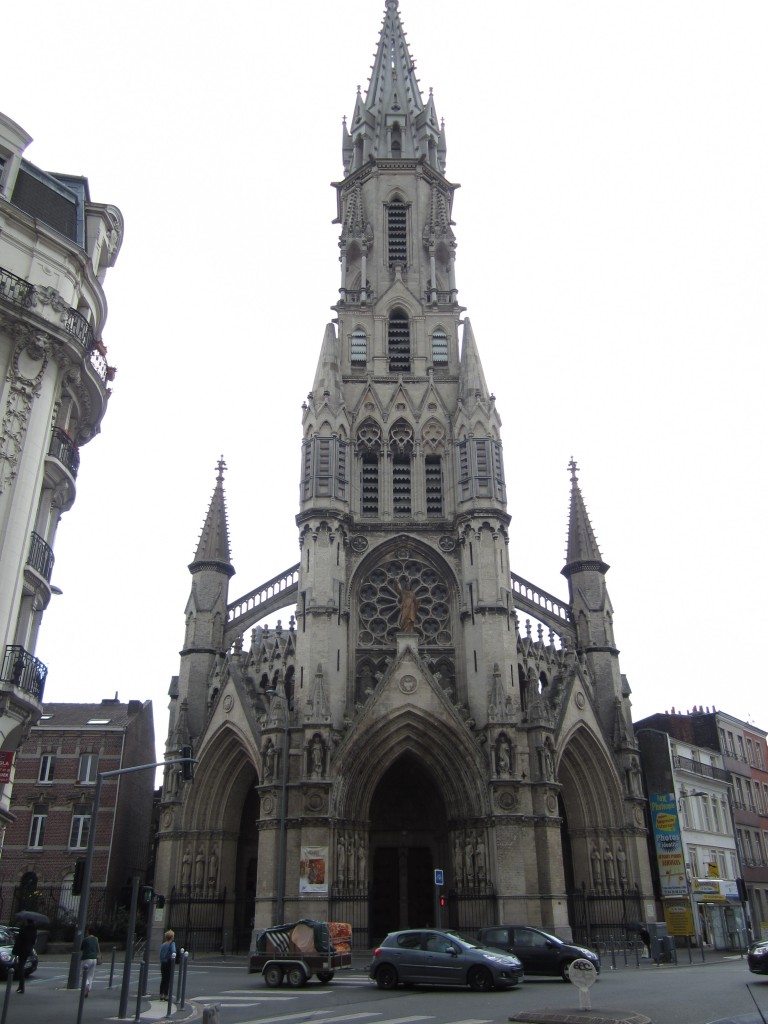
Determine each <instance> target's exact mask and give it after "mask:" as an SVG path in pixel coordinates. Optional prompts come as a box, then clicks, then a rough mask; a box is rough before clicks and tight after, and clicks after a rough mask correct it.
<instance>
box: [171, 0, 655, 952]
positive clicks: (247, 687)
mask: <svg viewBox="0 0 768 1024" xmlns="http://www.w3.org/2000/svg"><path fill="white" fill-rule="evenodd" d="M342 157H343V165H344V176H343V179H342V180H341V181H340V182H338V183H336V185H335V188H336V192H337V223H338V224H339V225H340V235H339V246H340V252H341V264H340V265H341V281H340V288H339V299H338V302H337V304H336V305H335V307H334V310H335V313H336V319H335V320H334V321H333V322H332V323H330V324H328V325H327V327H326V328H325V335H324V338H323V341H322V345H321V348H320V352H319V358H318V363H317V370H316V373H315V378H314V382H313V384H312V390H311V392H310V393H309V395H308V396H307V399H306V402H305V403H304V405H303V443H302V452H301V488H300V505H299V510H298V515H297V517H296V522H297V525H298V541H299V551H298V554H299V561H298V564H296V565H294V566H291V567H290V568H288V569H287V570H286V572H285V573H283V574H282V575H280V576H277V577H275V578H274V579H272V580H270V581H269V582H267V583H266V584H264V585H262V586H260V587H257V588H255V589H254V590H252V591H251V592H250V593H248V594H245V595H243V596H240V597H238V596H237V595H233V594H230V592H229V582H230V579H231V576H232V575H233V573H234V569H233V566H232V563H231V556H230V546H229V536H228V527H227V521H226V507H225V495H224V479H223V473H224V468H225V467H224V464H223V461H222V462H221V463H220V464H219V468H218V474H217V479H216V484H215V489H214V493H213V498H212V500H211V504H210V507H209V509H208V513H207V517H206V519H205V523H204V527H203V530H202V534H201V537H200V540H199V544H198V547H197V551H196V553H195V556H194V560H193V561H192V563H191V564H190V566H189V570H190V573H191V575H192V585H191V591H190V596H189V601H188V604H187V608H186V633H185V638H184V646H183V650H182V651H181V664H180V668H179V674H178V676H177V677H174V679H173V681H172V685H171V718H170V728H169V735H168V741H167V756H169V757H170V756H173V755H175V754H176V752H177V751H178V750H179V748H180V747H181V746H182V745H185V744H190V745H191V746H192V748H193V750H194V756H195V757H196V758H197V759H198V762H199V763H198V765H197V768H196V773H195V780H194V782H193V783H192V784H189V783H184V782H183V781H181V780H180V778H179V773H178V770H177V768H175V767H174V768H170V767H169V768H168V769H166V773H165V779H164V785H163V791H162V807H161V815H160V833H159V845H158V853H157V863H156V872H155V887H156V889H157V891H162V892H164V893H166V894H169V895H168V897H167V902H166V918H165V922H166V925H170V926H173V927H177V928H178V927H179V923H180V919H181V917H182V915H181V911H180V909H179V901H181V900H183V901H184V907H185V908H186V910H185V913H187V914H189V913H192V912H194V908H195V907H202V906H203V905H204V904H206V901H208V902H210V901H211V900H212V899H216V898H219V897H221V895H222V894H224V893H227V894H229V896H230V897H232V898H231V899H227V900H223V901H222V906H223V907H224V910H223V911H222V913H224V914H225V915H226V917H227V919H226V921H225V926H226V929H227V930H228V932H229V934H231V935H235V936H239V942H240V944H241V948H242V943H243V938H244V937H246V938H245V943H246V945H247V936H248V935H249V933H250V929H251V928H252V927H254V926H255V927H264V926H267V925H270V924H272V923H275V922H277V921H280V920H283V921H291V920H298V919H301V918H307V917H314V918H318V919H328V920H339V921H351V922H352V923H353V926H354V932H355V939H354V941H355V944H356V946H358V947H363V948H364V947H367V946H370V945H372V944H374V943H375V942H376V941H377V940H379V939H380V938H381V937H382V936H383V935H384V934H385V933H386V932H387V931H390V930H394V929H396V928H398V927H408V926H411V927H417V926H421V925H424V924H427V923H436V922H438V921H439V922H441V923H442V924H443V925H448V924H450V925H452V926H454V927H457V928H461V929H464V930H467V931H471V930H473V929H474V928H476V927H477V926H479V925H483V924H492V923H496V922H500V921H502V920H505V921H513V922H514V921H517V922H528V923H530V924H539V925H542V926H544V927H545V928H547V929H548V930H550V931H555V932H557V933H558V934H560V935H562V936H563V937H569V936H571V935H572V934H574V935H577V936H582V935H583V929H582V924H583V922H582V921H581V920H580V919H579V912H578V911H577V907H576V904H575V903H574V902H573V899H572V897H573V895H574V894H579V893H580V894H584V893H591V894H592V895H593V896H594V897H595V898H596V901H597V902H596V904H595V906H596V907H597V906H598V905H599V903H600V901H601V900H602V901H603V903H605V905H606V906H607V905H608V904H609V903H610V902H611V900H613V901H616V900H617V899H618V897H619V896H621V897H622V898H624V897H625V896H626V895H627V894H629V895H630V896H632V897H633V898H634V899H635V900H636V902H635V903H634V904H633V906H634V908H635V909H634V913H635V914H638V915H640V914H642V915H643V916H645V914H644V913H643V911H641V910H640V907H644V908H645V907H646V906H647V904H648V903H652V892H651V876H650V868H649V863H648V853H647V842H646V827H645V810H644V803H645V802H644V800H643V796H642V790H641V787H640V774H639V764H638V751H637V747H636V745H635V741H634V736H633V731H632V723H631V718H630V704H629V688H628V686H627V684H626V680H625V679H624V678H623V677H622V675H621V672H620V668H619V660H618V651H617V648H616V644H615V641H614V635H613V623H612V607H611V601H610V598H609V596H608V592H607V589H606V573H607V570H608V566H607V565H606V563H605V562H604V560H603V557H602V555H601V553H600V550H599V548H598V545H597V543H596V540H595V536H594V533H593V530H592V526H591V524H590V521H589V518H588V516H587V513H586V509H585V506H584V503H583V500H582V494H581V490H580V487H579V483H578V478H577V475H576V466H575V464H574V463H571V467H570V472H571V506H570V521H569V524H568V547H567V560H566V564H565V567H564V568H563V570H562V572H563V575H564V576H565V577H566V579H567V581H568V594H569V596H568V600H567V601H565V600H559V599H558V598H556V597H554V596H552V595H549V594H547V593H545V592H543V591H542V590H540V589H537V588H536V587H535V586H534V585H533V584H531V583H528V582H527V581H526V580H523V579H521V578H520V577H519V576H517V575H515V573H514V572H512V571H511V568H510V565H509V560H508V551H509V547H508V539H509V538H508V527H509V523H510V516H509V514H508V513H507V502H506V491H505V482H504V460H503V452H502V444H501V419H500V416H499V413H498V411H497V409H496V404H495V399H494V396H493V394H491V393H490V391H489V389H488V386H487V384H486V381H485V377H484V373H483V368H482V364H481V361H480V355H479V350H478V346H477V344H476V342H475V338H474V336H473V333H472V327H471V325H470V321H469V319H468V318H466V317H464V316H463V314H464V307H463V306H461V305H460V304H459V301H458V289H457V275H456V266H455V264H456V250H457V240H456V237H455V235H454V223H453V221H452V217H451V210H452V201H453V193H454V189H455V188H456V185H454V184H452V183H451V182H450V181H449V180H448V178H447V177H446V176H445V172H446V141H445V134H444V131H443V128H442V126H441V123H440V121H439V120H438V117H437V113H436V110H435V104H434V100H433V97H432V95H431V94H430V95H429V97H428V98H427V99H426V102H425V101H424V99H423V97H422V95H421V93H420V90H419V86H418V84H417V80H416V77H415V69H414V64H413V60H412V58H411V55H410V53H409V49H408V46H407V44H406V41H405V37H404V32H403V27H402V23H401V20H400V12H399V9H398V0H386V11H385V15H384V22H383V27H382V29H381V34H380V37H379V42H378V48H377V53H376V56H375V61H374V66H373V68H372V73H371V77H370V82H369V84H368V90H367V94H366V96H365V98H363V96H362V94H361V93H358V95H357V99H356V102H355V107H354V112H353V114H352V119H351V122H350V123H349V124H348V125H347V124H346V123H345V125H344V129H343V141H342ZM328 258H329V259H336V254H335V253H334V254H332V253H329V254H328ZM281 609H285V610H286V611H284V612H283V617H282V619H281V620H279V621H278V619H277V617H276V615H275V613H277V612H279V611H280V610H281ZM269 616H273V617H274V621H275V622H276V623H277V625H276V626H275V627H272V628H268V627H266V626H263V625H258V623H263V622H264V621H266V620H267V618H268V617H269ZM531 620H533V622H532V621H531ZM286 622H287V623H288V625H285V624H284V623H286ZM437 870H441V871H442V873H443V885H442V887H439V886H438V885H437V884H436V875H435V872H436V871H437ZM439 877H440V876H439V875H438V876H437V878H438V879H439ZM438 897H443V898H444V905H443V902H442V901H441V900H440V899H439V898H438ZM174 908H175V909H174ZM598 909H599V907H598ZM593 911H594V908H593ZM645 913H647V910H646V911H645ZM174 915H175V916H174ZM201 927H202V926H201ZM177 938H178V935H177Z"/></svg>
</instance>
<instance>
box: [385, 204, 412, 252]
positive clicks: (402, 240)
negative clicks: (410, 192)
mask: <svg viewBox="0 0 768 1024" xmlns="http://www.w3.org/2000/svg"><path fill="white" fill-rule="evenodd" d="M387 255H388V259H389V265H390V267H394V266H400V267H405V266H407V264H408V210H407V208H406V205H405V203H404V202H402V200H400V199H396V200H395V201H394V202H392V203H390V204H389V206H388V207H387Z"/></svg>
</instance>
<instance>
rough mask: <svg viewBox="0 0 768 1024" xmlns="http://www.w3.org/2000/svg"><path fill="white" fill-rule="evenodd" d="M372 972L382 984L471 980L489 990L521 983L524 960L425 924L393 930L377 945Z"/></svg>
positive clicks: (471, 983)
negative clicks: (430, 927)
mask: <svg viewBox="0 0 768 1024" xmlns="http://www.w3.org/2000/svg"><path fill="white" fill-rule="evenodd" d="M368 977H369V978H372V979H373V980H374V981H375V982H376V984H377V985H378V986H379V988H396V987H397V986H398V984H400V983H402V984H404V985H460V986H464V985H469V987H470V988H471V989H472V990H473V991H474V992H488V991H490V989H492V988H511V987H512V986H513V985H517V984H518V983H519V982H521V981H522V980H523V965H522V964H521V963H520V961H519V960H518V958H517V957H516V956H513V955H510V954H505V953H499V952H498V951H497V950H492V949H486V948H485V947H484V946H480V945H478V944H477V943H475V942H472V940H471V939H467V938H464V937H463V936H461V935H459V934H457V933H456V932H450V931H435V930H432V929H427V928H424V929H415V930H409V931H403V932H390V934H389V935H388V936H387V937H386V939H384V941H383V942H382V943H381V945H380V946H379V947H378V948H377V949H375V950H374V953H373V959H372V960H371V966H370V968H369V970H368Z"/></svg>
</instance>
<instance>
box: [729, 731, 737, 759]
mask: <svg viewBox="0 0 768 1024" xmlns="http://www.w3.org/2000/svg"><path fill="white" fill-rule="evenodd" d="M728 753H729V754H730V755H731V757H736V748H735V747H734V745H733V733H732V732H729V733H728Z"/></svg>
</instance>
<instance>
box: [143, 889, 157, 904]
mask: <svg viewBox="0 0 768 1024" xmlns="http://www.w3.org/2000/svg"><path fill="white" fill-rule="evenodd" d="M154 895H155V894H154V892H153V890H152V886H151V885H143V886H142V887H141V902H142V903H151V902H152V897H153V896H154Z"/></svg>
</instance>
